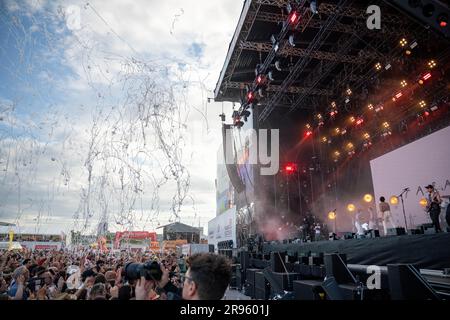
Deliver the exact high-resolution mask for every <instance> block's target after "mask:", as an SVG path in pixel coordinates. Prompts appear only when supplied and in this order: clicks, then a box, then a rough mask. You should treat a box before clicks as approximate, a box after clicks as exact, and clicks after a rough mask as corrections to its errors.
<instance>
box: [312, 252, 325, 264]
mask: <svg viewBox="0 0 450 320" xmlns="http://www.w3.org/2000/svg"><path fill="white" fill-rule="evenodd" d="M321 264H323V252H311V256H310V257H309V265H311V266H313V265H314V266H317V265H321Z"/></svg>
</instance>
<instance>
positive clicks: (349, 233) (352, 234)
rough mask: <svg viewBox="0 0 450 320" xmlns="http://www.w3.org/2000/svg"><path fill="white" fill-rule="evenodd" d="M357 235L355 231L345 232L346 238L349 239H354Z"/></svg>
mask: <svg viewBox="0 0 450 320" xmlns="http://www.w3.org/2000/svg"><path fill="white" fill-rule="evenodd" d="M354 237H355V234H354V233H353V232H345V233H344V239H345V240H348V239H353V238H354Z"/></svg>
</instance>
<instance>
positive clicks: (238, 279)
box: [236, 266, 245, 290]
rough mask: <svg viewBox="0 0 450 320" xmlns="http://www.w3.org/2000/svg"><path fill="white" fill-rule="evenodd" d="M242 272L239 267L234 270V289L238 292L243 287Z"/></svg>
mask: <svg viewBox="0 0 450 320" xmlns="http://www.w3.org/2000/svg"><path fill="white" fill-rule="evenodd" d="M242 274H243V272H242V269H241V267H240V266H238V267H237V268H236V288H237V289H238V290H241V289H242V286H243V285H244V279H245V278H244V277H243V276H242Z"/></svg>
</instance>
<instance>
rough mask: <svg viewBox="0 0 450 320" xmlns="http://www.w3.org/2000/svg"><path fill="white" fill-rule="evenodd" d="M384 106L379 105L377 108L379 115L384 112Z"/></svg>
mask: <svg viewBox="0 0 450 320" xmlns="http://www.w3.org/2000/svg"><path fill="white" fill-rule="evenodd" d="M383 109H384V106H383V105H382V104H379V105H377V107H376V108H375V112H376V113H378V112H380V111H383Z"/></svg>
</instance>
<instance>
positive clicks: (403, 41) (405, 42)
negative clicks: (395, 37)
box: [399, 38, 408, 47]
mask: <svg viewBox="0 0 450 320" xmlns="http://www.w3.org/2000/svg"><path fill="white" fill-rule="evenodd" d="M399 43H400V46H402V47H404V46H406V45H407V44H408V41H407V40H406V39H405V38H402V39H400V41H399Z"/></svg>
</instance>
